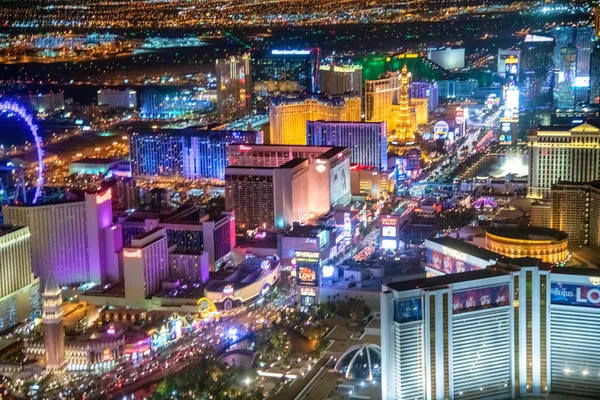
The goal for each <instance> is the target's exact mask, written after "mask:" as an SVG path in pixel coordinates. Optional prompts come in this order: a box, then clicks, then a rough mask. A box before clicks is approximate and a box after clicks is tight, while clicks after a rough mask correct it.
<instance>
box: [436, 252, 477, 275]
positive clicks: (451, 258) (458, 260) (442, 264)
mask: <svg viewBox="0 0 600 400" xmlns="http://www.w3.org/2000/svg"><path fill="white" fill-rule="evenodd" d="M426 256H427V266H428V267H430V268H432V269H435V270H436V271H439V272H442V273H444V274H457V273H461V272H469V271H476V270H478V269H479V268H477V267H474V266H472V265H470V264H467V263H466V262H465V260H466V254H463V253H460V252H459V251H456V250H452V249H448V254H442V253H439V252H437V251H432V250H427V251H426Z"/></svg>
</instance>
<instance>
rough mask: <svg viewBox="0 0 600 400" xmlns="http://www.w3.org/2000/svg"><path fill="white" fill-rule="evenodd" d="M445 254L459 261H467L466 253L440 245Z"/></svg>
mask: <svg viewBox="0 0 600 400" xmlns="http://www.w3.org/2000/svg"><path fill="white" fill-rule="evenodd" d="M442 251H443V252H444V255H445V256H449V257H452V258H454V259H455V260H459V261H467V257H468V255H467V254H465V253H462V252H460V251H458V250H455V249H452V248H450V247H442Z"/></svg>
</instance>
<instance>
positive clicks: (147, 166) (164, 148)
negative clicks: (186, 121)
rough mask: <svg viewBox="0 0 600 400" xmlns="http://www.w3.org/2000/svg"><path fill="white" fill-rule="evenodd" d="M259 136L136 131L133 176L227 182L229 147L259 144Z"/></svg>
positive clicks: (132, 157) (254, 134)
mask: <svg viewBox="0 0 600 400" xmlns="http://www.w3.org/2000/svg"><path fill="white" fill-rule="evenodd" d="M259 135H260V133H258V132H253V131H204V130H197V129H191V128H190V129H182V130H174V129H173V130H171V129H169V130H153V131H147V132H135V133H133V134H132V135H131V139H130V153H131V168H132V173H133V175H135V176H162V177H167V178H175V177H179V178H186V179H224V178H225V167H227V146H228V144H255V143H256V142H257V138H259ZM258 140H259V141H260V139H258Z"/></svg>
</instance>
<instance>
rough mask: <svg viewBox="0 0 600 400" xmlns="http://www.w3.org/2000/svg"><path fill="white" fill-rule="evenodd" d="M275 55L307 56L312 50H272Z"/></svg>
mask: <svg viewBox="0 0 600 400" xmlns="http://www.w3.org/2000/svg"><path fill="white" fill-rule="evenodd" d="M271 54H272V55H274V56H307V55H309V54H310V50H275V49H274V50H271Z"/></svg>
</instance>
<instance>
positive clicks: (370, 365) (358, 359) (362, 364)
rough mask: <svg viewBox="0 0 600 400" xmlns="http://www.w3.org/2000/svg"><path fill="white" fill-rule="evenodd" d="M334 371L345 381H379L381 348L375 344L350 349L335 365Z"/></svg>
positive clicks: (359, 345)
mask: <svg viewBox="0 0 600 400" xmlns="http://www.w3.org/2000/svg"><path fill="white" fill-rule="evenodd" d="M335 371H336V372H337V373H339V374H342V375H343V376H344V378H346V379H352V380H355V379H364V380H367V381H378V380H381V347H379V346H377V345H375V344H358V345H356V346H352V347H350V348H349V349H348V350H347V351H346V352H345V353H344V354H343V355H342V356H341V357H340V359H339V360H338V362H337V363H336V364H335Z"/></svg>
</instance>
